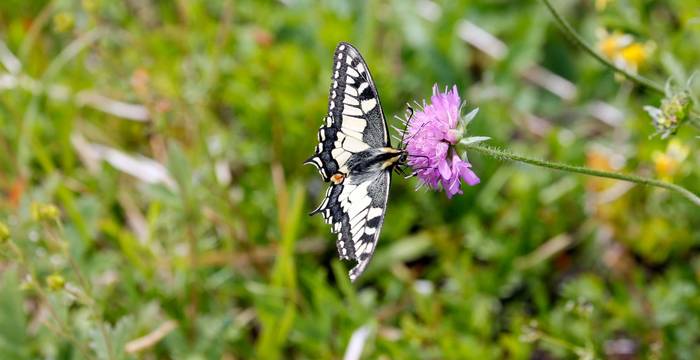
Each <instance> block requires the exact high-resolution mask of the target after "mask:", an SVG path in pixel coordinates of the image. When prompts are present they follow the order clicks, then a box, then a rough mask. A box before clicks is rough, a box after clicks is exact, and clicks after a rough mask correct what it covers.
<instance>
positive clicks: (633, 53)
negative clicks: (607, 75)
mask: <svg viewBox="0 0 700 360" xmlns="http://www.w3.org/2000/svg"><path fill="white" fill-rule="evenodd" d="M598 38H599V40H598V50H599V51H600V52H601V53H602V54H603V56H605V57H606V58H608V59H610V60H612V61H613V62H614V63H615V65H616V66H619V67H621V68H623V69H625V70H627V71H630V72H633V73H636V72H637V69H639V67H641V66H642V65H643V64H644V63H645V62H646V61H647V59H648V58H649V56H650V54H651V53H652V52H653V51H654V48H655V46H654V43H652V42H646V43H640V42H635V40H634V37H633V36H632V35H629V34H624V33H620V32H617V31H616V32H612V33H609V32H607V31H605V30H603V29H600V30H598Z"/></svg>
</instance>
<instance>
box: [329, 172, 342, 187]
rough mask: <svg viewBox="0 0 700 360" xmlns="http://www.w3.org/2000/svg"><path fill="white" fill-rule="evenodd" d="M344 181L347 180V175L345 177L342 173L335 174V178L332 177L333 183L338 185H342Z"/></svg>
mask: <svg viewBox="0 0 700 360" xmlns="http://www.w3.org/2000/svg"><path fill="white" fill-rule="evenodd" d="M343 180H345V175H343V174H341V173H336V174H333V176H331V181H332V182H333V183H334V184H336V185H338V184H342V183H343Z"/></svg>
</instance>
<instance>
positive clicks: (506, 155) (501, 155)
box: [465, 144, 700, 206]
mask: <svg viewBox="0 0 700 360" xmlns="http://www.w3.org/2000/svg"><path fill="white" fill-rule="evenodd" d="M465 146H466V148H467V149H469V150H474V151H477V152H480V153H482V154H486V155H489V156H492V157H495V158H498V159H501V160H509V161H517V162H521V163H525V164H530V165H535V166H540V167H545V168H549V169H555V170H560V171H567V172H573V173H579V174H584V175H589V176H597V177H603V178H609V179H616V180H622V181H629V182H632V183H636V184H641V185H649V186H656V187H659V188H663V189H666V190H670V191H673V192H676V193H678V194H680V195H683V196H684V197H685V198H686V199H688V200H690V201H691V202H692V203H693V204H695V205H698V206H700V197H698V196H697V195H695V194H694V193H692V192H691V191H690V190H688V189H686V188H684V187H682V186H678V185H676V184H671V183H667V182H665V181H661V180H655V179H649V178H645V177H641V176H637V175H628V174H620V173H614V172H607V171H601V170H595V169H591V168H587V167H583V166H575V165H568V164H562V163H556V162H550V161H546V160H541V159H537V158H531V157H527V156H522V155H517V154H513V153H511V152H509V151H507V150H503V149H498V148H495V147H491V146H485V145H475V144H472V145H465Z"/></svg>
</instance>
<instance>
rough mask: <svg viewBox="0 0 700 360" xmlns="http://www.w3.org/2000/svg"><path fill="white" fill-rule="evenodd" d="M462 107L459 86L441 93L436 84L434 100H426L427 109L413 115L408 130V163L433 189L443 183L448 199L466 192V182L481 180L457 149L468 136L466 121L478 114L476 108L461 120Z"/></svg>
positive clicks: (424, 104)
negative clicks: (463, 185)
mask: <svg viewBox="0 0 700 360" xmlns="http://www.w3.org/2000/svg"><path fill="white" fill-rule="evenodd" d="M461 108H462V102H461V99H460V98H459V95H458V93H457V86H453V87H452V90H451V91H447V90H446V91H445V92H444V93H441V92H440V91H439V90H438V87H437V84H436V85H434V86H433V96H432V97H431V98H430V103H428V104H426V103H425V101H423V108H422V109H421V110H420V111H416V112H415V113H414V114H413V117H412V118H411V119H410V121H409V123H408V130H407V133H406V141H405V143H406V151H407V152H408V164H409V165H410V166H411V167H412V168H413V170H414V171H415V172H416V174H417V176H418V178H419V179H420V180H421V181H422V182H423V183H424V184H426V185H427V186H428V187H430V188H431V189H434V190H437V189H439V187H440V185H442V188H443V189H444V190H445V193H446V194H447V197H448V198H452V196H454V195H455V194H462V190H461V185H462V181H464V182H466V183H467V184H469V185H471V186H474V185H476V184H478V183H479V178H478V177H477V176H476V174H474V172H473V171H472V170H471V164H470V163H469V162H467V161H466V159H464V160H463V159H462V158H460V157H459V155H458V154H457V151H456V149H455V145H457V144H458V143H459V142H460V140H462V138H463V136H464V132H465V126H466V124H465V123H466V122H468V121H470V120H471V119H472V118H473V117H474V116H475V115H476V111H472V112H471V113H470V114H469V115H467V116H466V117H465V119H464V121H461V120H462V116H461Z"/></svg>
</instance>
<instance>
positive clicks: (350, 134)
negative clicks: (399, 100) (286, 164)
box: [306, 42, 390, 181]
mask: <svg viewBox="0 0 700 360" xmlns="http://www.w3.org/2000/svg"><path fill="white" fill-rule="evenodd" d="M331 81H332V82H331V89H330V93H329V96H328V114H327V116H326V117H325V118H324V122H323V124H322V125H321V128H320V129H319V130H318V141H319V143H318V145H317V146H316V153H315V154H314V156H312V157H311V158H309V160H307V161H306V163H307V164H314V165H315V166H316V167H317V168H318V171H319V173H320V174H321V177H322V178H323V180H324V181H329V180H330V177H331V176H333V174H335V173H337V172H338V171H340V170H341V169H343V165H345V163H346V162H347V161H348V159H349V158H350V156H352V154H355V153H358V152H360V151H362V150H365V149H368V148H370V147H384V146H389V145H390V144H389V137H388V130H387V125H386V121H385V120H384V113H383V111H382V107H381V104H380V102H379V95H378V94H377V88H376V87H375V85H374V81H372V76H371V75H370V73H369V69H368V68H367V64H366V63H365V61H364V59H363V58H362V55H360V53H359V52H358V51H357V49H355V48H354V47H353V46H352V45H350V44H348V43H344V42H341V43H340V44H338V47H337V48H336V50H335V54H334V56H333V76H332V80H331Z"/></svg>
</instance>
